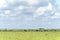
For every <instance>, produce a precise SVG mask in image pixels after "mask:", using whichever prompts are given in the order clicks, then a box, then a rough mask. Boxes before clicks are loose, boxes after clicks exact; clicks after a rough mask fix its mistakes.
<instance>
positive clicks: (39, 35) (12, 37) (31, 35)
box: [0, 31, 60, 40]
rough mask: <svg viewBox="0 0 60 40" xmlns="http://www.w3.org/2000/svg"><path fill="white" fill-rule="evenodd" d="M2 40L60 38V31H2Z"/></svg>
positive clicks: (47, 39)
mask: <svg viewBox="0 0 60 40" xmlns="http://www.w3.org/2000/svg"><path fill="white" fill-rule="evenodd" d="M0 40H60V31H56V32H19V31H16V32H13V31H11V32H10V31H5V32H3V31H2V32H0Z"/></svg>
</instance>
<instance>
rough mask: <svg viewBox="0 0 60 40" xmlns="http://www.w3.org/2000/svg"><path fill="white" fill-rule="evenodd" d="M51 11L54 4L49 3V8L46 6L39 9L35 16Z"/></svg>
mask: <svg viewBox="0 0 60 40" xmlns="http://www.w3.org/2000/svg"><path fill="white" fill-rule="evenodd" d="M48 10H49V11H51V10H52V4H51V3H49V4H48V6H44V7H39V8H37V10H35V13H34V16H36V15H37V16H41V15H43V14H44V13H45V11H48Z"/></svg>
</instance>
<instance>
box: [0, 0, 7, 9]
mask: <svg viewBox="0 0 60 40" xmlns="http://www.w3.org/2000/svg"><path fill="white" fill-rule="evenodd" d="M6 6H7V3H6V0H0V8H2V7H6Z"/></svg>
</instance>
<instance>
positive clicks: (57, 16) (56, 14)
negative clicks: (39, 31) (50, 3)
mask: <svg viewBox="0 0 60 40" xmlns="http://www.w3.org/2000/svg"><path fill="white" fill-rule="evenodd" d="M51 18H52V19H56V18H60V13H55V14H54V15H53V16H52V17H51Z"/></svg>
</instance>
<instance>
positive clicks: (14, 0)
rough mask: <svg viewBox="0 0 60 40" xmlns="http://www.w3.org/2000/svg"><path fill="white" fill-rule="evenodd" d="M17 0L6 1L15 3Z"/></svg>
mask: <svg viewBox="0 0 60 40" xmlns="http://www.w3.org/2000/svg"><path fill="white" fill-rule="evenodd" d="M16 1H17V0H7V3H9V4H13V3H15V2H16Z"/></svg>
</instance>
